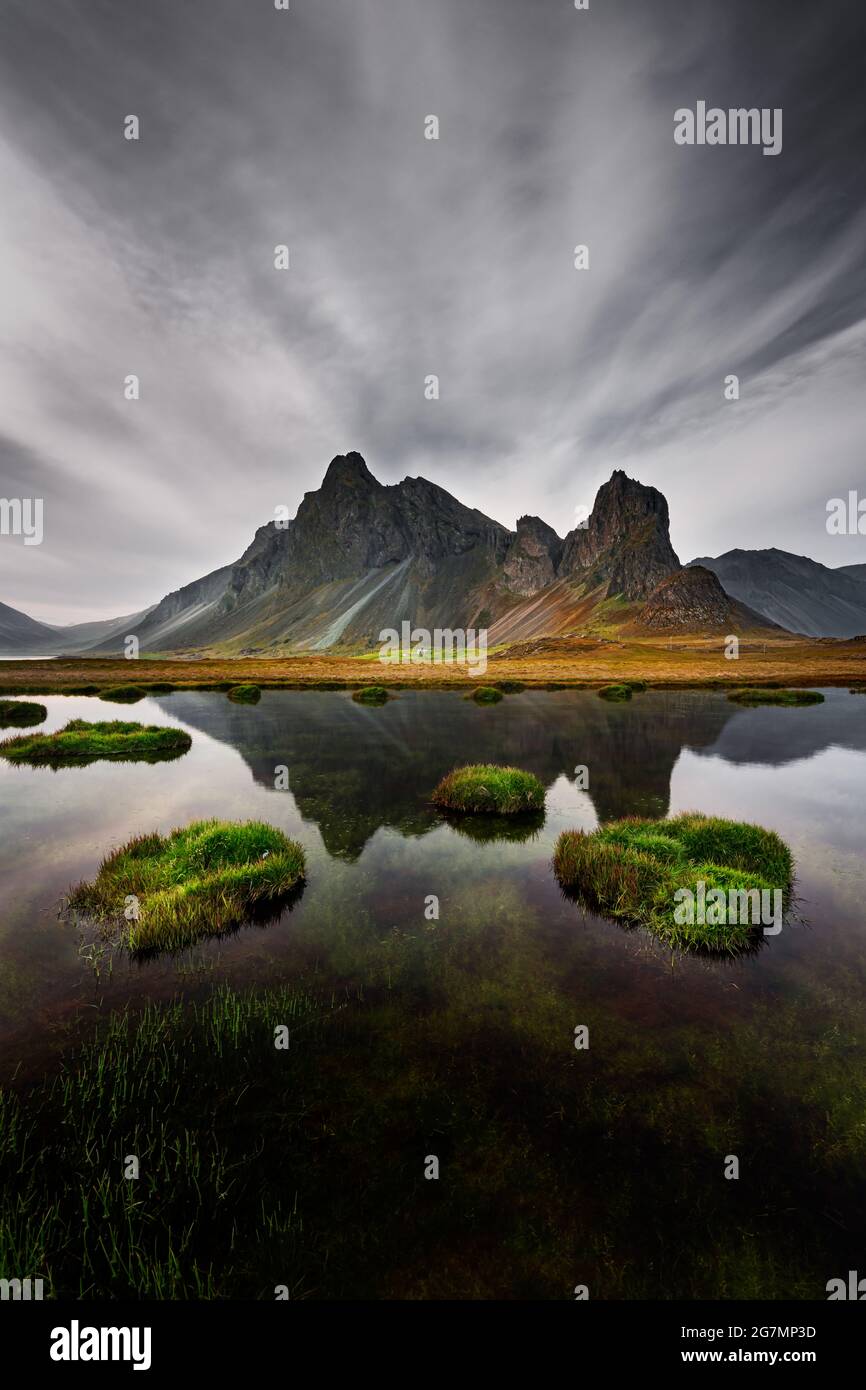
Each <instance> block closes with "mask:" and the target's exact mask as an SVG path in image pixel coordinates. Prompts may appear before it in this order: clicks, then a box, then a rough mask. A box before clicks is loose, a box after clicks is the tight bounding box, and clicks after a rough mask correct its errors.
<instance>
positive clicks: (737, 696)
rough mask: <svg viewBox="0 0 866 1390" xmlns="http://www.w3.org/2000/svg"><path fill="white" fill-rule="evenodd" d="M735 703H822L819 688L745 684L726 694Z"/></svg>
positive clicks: (822, 699) (822, 698)
mask: <svg viewBox="0 0 866 1390" xmlns="http://www.w3.org/2000/svg"><path fill="white" fill-rule="evenodd" d="M728 699H729V700H733V701H734V704H737V705H823V703H824V696H823V695H822V694H821V692H820V690H769V689H759V688H757V687H751V686H745V687H744V688H743V689H742V690H732V691H731V693H730V694H729V696H728Z"/></svg>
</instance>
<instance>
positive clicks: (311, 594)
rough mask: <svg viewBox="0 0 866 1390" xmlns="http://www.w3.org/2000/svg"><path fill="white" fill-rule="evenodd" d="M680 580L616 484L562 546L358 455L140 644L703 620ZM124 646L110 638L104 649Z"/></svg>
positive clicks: (347, 640)
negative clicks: (375, 468)
mask: <svg viewBox="0 0 866 1390" xmlns="http://www.w3.org/2000/svg"><path fill="white" fill-rule="evenodd" d="M680 572H681V566H680V562H679V559H678V558H677V556H676V554H675V552H674V550H673V548H672V546H671V542H670V534H669V516H668V505H667V501H666V500H665V498H664V496H663V495H662V494H661V493H660V492H659V491H657V489H656V488H653V487H647V486H646V485H645V484H643V483H641V482H638V481H637V480H636V479H634V478H629V477H628V476H627V475H626V474H625V473H624V472H623V471H622V470H621V469H617V470H616V471H615V472H614V473H613V474H612V476H611V477H610V479H609V480H608V481H607V482H606V483H604V484H603V485H602V487H600V488H599V490H598V494H597V496H596V499H595V505H594V506H593V509H592V512H591V514H590V516H589V518H588V521H587V522H586V524H585V525H584V526H581V527H576V528H575V529H574V530H573V531H570V532H569V533H568V535H566V536H565V537H564V538H560V537H559V536H558V535H557V533H556V531H555V530H554V528H553V527H552V526H550V525H549V524H548V523H547V522H546V521H543V520H542V518H541V517H537V516H521V517H520V519H519V521H518V522H517V526H516V528H515V530H513V531H512V530H509V529H508V527H506V526H503V525H501V524H500V523H499V522H498V521H494V520H493V519H492V518H491V517H489V516H485V515H484V513H483V512H480V511H478V510H476V509H474V508H471V507H466V506H464V505H463V503H462V502H460V501H459V500H458V499H457V498H456V497H454V496H452V494H451V493H449V492H447V491H446V490H445V489H444V488H442V487H440V486H439V485H438V484H437V483H433V482H430V481H429V480H428V479H426V478H420V477H415V478H410V477H407V478H404V479H403V480H402V481H401V482H398V483H390V484H384V483H381V482H380V481H379V480H378V479H377V478H376V477H375V476H374V475H373V473H372V472H371V471H370V469H369V468H368V466H367V463H366V461H365V459H364V458H363V457H362V455H361V454H360V453H358V452H357V451H356V450H350V451H349V452H348V453H345V454H337V455H336V456H335V457H334V458H332V459H331V462H330V463H329V464H328V467H327V469H326V471H325V476H324V478H323V480H322V484H321V486H320V487H319V488H317V489H315V490H313V491H310V492H306V493H305V494H304V497H303V499H302V501H301V503H300V505H299V507H298V510H297V514H296V516H295V517H294V518H293V519H292V520H290V521H288V522H283V523H281V524H277V523H276V522H274V521H271V522H268V523H267V524H266V525H264V526H261V527H259V529H258V531H257V532H256V534H255V536H254V537H253V539H252V541H251V543H250V545H249V546H248V547H247V549H246V550H245V551H244V553H243V555H242V556H241V557H240V559H238V560H237V561H235V563H234V564H231V565H226V566H224V567H223V568H222V569H219V570H215V571H214V572H213V573H212V574H209V575H206V576H205V577H204V578H203V579H199V580H196V581H195V582H194V583H193V584H187V585H185V586H184V587H183V588H181V589H178V590H176V591H175V592H173V593H171V594H169V595H167V596H166V597H165V598H164V599H162V601H161V602H160V603H158V604H156V606H155V607H154V608H153V609H152V610H150V611H148V612H147V613H146V614H145V615H144V616H143V617H142V618H141V620H140V622H139V623H138V625H137V629H136V631H137V636H138V637H139V640H140V643H141V648H142V650H144V651H150V652H178V651H195V650H200V649H208V650H213V649H218V650H219V651H221V652H224V653H226V654H227V655H231V654H240V653H241V652H257V653H258V652H261V653H269V652H271V653H272V652H285V651H292V650H317V651H324V650H329V649H333V648H343V649H351V650H355V651H357V650H364V649H367V650H369V649H370V648H372V647H375V646H376V645H377V644H378V643H379V642H380V640H381V639H380V637H379V633H380V632H381V631H382V630H383V629H385V628H398V629H399V627H400V625H401V623H402V622H404V621H409V622H411V623H413V624H414V625H415V626H418V627H426V628H429V629H433V628H437V627H440V628H451V629H455V628H470V627H485V628H488V629H489V631H490V640H491V641H492V642H494V641H495V642H503V643H508V642H512V641H521V640H524V639H527V638H536V637H538V636H543V635H557V634H560V633H565V632H574V631H578V630H580V631H592V630H594V625H595V626H596V627H597V626H598V625H599V624H601V625H602V626H603V627H604V629H605V630H607V629H608V628H609V627H610V626H611V624H614V625H616V624H620V625H622V624H627V623H631V624H634V623H635V622H638V623H639V622H640V621H641V618H640V612H641V606H642V605H645V606H646V613H647V617H646V621H647V624H648V625H649V627H650V628H655V627H657V626H659V625H664V626H668V625H671V624H672V625H674V626H676V625H677V624H679V625H681V626H682V625H684V624H685V625H688V624H689V623H690V622H693V621H696V620H697V619H698V618H700V619H701V621H703V619H704V615H705V610H706V611H708V609H707V604H708V603H709V597H707V598H706V601H704V600H702V599H701V598H700V595H699V594H698V588H699V587H700V584H701V583H702V584H703V586H704V588H706V584H707V582H708V581H707V579H706V578H705V579H703V580H701V579H700V577H699V578H695V579H692V580H685V581H681V582H680V584H679V585H673V586H672V587H671V588H670V589H667V590H664V589H663V590H662V591H661V592H660V593H657V591H658V590H659V586H660V585H662V584H663V582H664V581H666V580H669V579H670V578H671V577H672V576H678V575H679V574H680ZM708 578H709V577H708ZM713 582H714V583H716V584H717V581H713ZM850 582H851V583H852V584H853V583H854V582H855V581H854V580H851V581H850ZM719 594H722V595H723V594H724V591H723V590H722V588H721V585H718V593H714V595H713V596H712V597H713V602H714V603H715V604H716V608H719V606H720V604H721V600H720V599H719ZM725 598H727V596H725ZM650 600H651V602H650ZM710 606H712V605H710ZM598 630H601V629H600V628H599V629H598ZM117 641H118V639H117V637H116V636H115V633H114V630H113V629H111V631H110V633H107V634H106V635H105V637H104V639H103V640H102V641H101V643H100V645H99V646H98V647H94V648H93V650H94V651H113V650H116V649H117Z"/></svg>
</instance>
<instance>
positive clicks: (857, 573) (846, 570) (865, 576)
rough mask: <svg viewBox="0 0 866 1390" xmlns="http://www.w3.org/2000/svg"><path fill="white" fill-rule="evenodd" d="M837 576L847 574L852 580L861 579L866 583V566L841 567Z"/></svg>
mask: <svg viewBox="0 0 866 1390" xmlns="http://www.w3.org/2000/svg"><path fill="white" fill-rule="evenodd" d="M836 573H837V574H847V575H849V576H850V578H851V579H859V580H861V581H862V582H863V583H866V565H840V566H839V568H838V569H837V571H836Z"/></svg>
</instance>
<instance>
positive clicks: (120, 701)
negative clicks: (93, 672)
mask: <svg viewBox="0 0 866 1390" xmlns="http://www.w3.org/2000/svg"><path fill="white" fill-rule="evenodd" d="M146 694H147V691H146V690H145V689H144V687H143V686H141V685H110V686H109V687H108V689H107V690H100V692H99V698H100V700H110V701H111V702H112V703H113V704H116V705H134V704H135V702H136V700H143V699H144V697H145V695H146Z"/></svg>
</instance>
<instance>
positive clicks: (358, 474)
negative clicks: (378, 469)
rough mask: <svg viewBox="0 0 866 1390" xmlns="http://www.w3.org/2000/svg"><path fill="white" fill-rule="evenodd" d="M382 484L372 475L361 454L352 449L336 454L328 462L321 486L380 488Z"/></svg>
mask: <svg viewBox="0 0 866 1390" xmlns="http://www.w3.org/2000/svg"><path fill="white" fill-rule="evenodd" d="M381 486H382V484H381V483H380V482H379V480H378V479H377V478H374V477H373V474H372V473H371V472H370V470H369V468H368V467H367V465H366V463H365V461H364V459H363V458H362V456H361V455H360V454H359V453H358V452H357V451H356V450H354V449H352V450H350V452H349V453H348V454H337V455H336V457H335V458H332V459H331V462H330V463H329V464H328V467H327V470H326V472H325V476H324V478H323V479H322V487H321V488H320V489H319V490H320V491H322V490H324V489H328V490H331V489H333V488H335V487H369V488H381Z"/></svg>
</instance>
